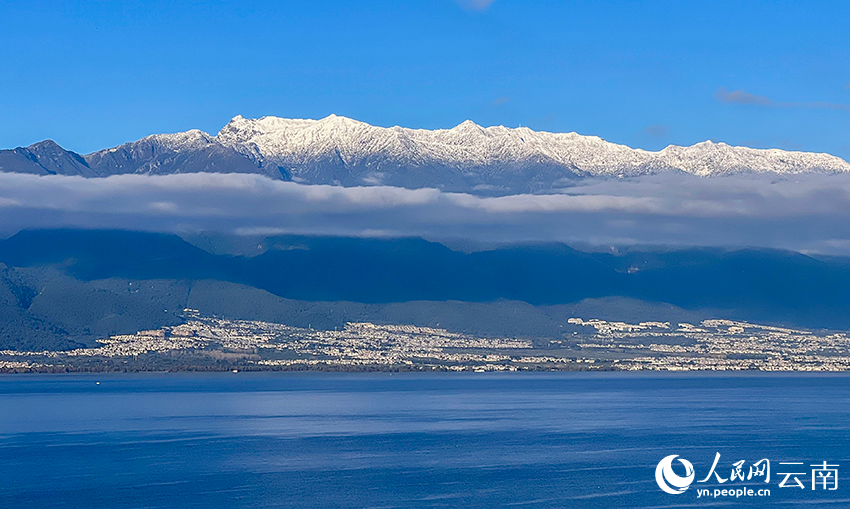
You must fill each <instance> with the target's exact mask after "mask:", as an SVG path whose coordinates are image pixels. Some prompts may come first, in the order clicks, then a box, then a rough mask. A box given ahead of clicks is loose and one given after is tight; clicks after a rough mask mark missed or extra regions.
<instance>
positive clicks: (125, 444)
mask: <svg viewBox="0 0 850 509" xmlns="http://www.w3.org/2000/svg"><path fill="white" fill-rule="evenodd" d="M97 382H100V383H99V384H98V383H97ZM0 409H2V412H0V474H2V479H3V483H2V484H0V506H2V507H70V508H77V507H79V508H83V507H85V508H122V507H150V508H154V507H169V508H171V507H173V508H177V507H180V508H182V507H205V508H207V507H249V506H250V507H495V506H508V507H513V506H517V507H657V506H683V505H684V506H688V505H693V504H697V505H699V506H702V505H707V506H710V505H712V504H719V503H723V504H730V503H731V504H732V505H747V506H763V505H776V504H782V505H783V506H786V507H789V506H790V507H793V506H795V505H796V504H802V505H804V506H805V507H819V506H826V507H841V506H842V504H844V505H848V504H850V503H848V501H847V499H850V491H848V490H847V488H845V487H844V486H843V485H842V484H839V490H836V491H832V492H823V491H821V492H812V491H811V490H808V491H805V492H803V491H801V490H793V491H792V490H777V489H773V490H772V491H773V493H772V497H771V498H770V499H759V500H753V499H750V500H737V501H736V500H732V501H731V502H730V501H729V500H716V501H714V500H710V499H709V500H705V499H697V498H696V492H695V489H693V488H692V489H690V490H689V491H687V492H686V493H684V494H682V495H667V494H665V493H663V492H661V491H660V490H659V489H658V486H657V485H656V483H655V479H654V471H655V465H656V464H657V463H658V461H659V460H660V459H661V458H662V457H664V456H667V455H669V454H679V455H681V456H682V457H685V458H688V459H689V460H690V461H691V462H692V463H693V465H694V468H695V469H696V470H697V472H698V473H699V474H701V475H700V477H702V475H704V473H705V472H707V471H708V469H709V468H710V466H711V462H712V461H713V459H714V455H715V453H716V452H720V453H721V455H722V457H723V458H724V462H726V463H728V464H730V465H731V463H732V462H734V461H737V460H740V459H746V460H748V463H749V462H750V461H755V460H758V459H760V458H764V457H768V458H771V459H772V460H774V461H776V462H778V461H810V462H820V461H823V460H827V461H830V462H832V463H838V464H840V465H841V467H840V469H843V471H841V470H840V472H841V473H843V474H844V475H848V474H850V439H848V429H850V377H848V376H841V375H839V376H823V375H822V376H804V375H776V374H772V375H748V374H736V375H733V376H720V375H715V374H707V375H646V374H580V373H572V374H540V375H530V374H509V375H439V374H431V375H398V374H395V375H388V374H380V375H367V374H356V375H355V374H352V375H333V374H258V375H254V374H244V373H239V374H230V373H228V374H226V375H223V374H216V375H184V374H180V375H146V376H129V375H109V376H106V375H90V376H89V375H87V376H7V377H0ZM726 460H728V462H727V461H726ZM701 487H702V486H701ZM774 488H775V483H774ZM842 500H843V502H842ZM767 502H771V504H767Z"/></svg>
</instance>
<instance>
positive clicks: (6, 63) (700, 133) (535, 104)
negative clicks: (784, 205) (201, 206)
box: [0, 0, 850, 159]
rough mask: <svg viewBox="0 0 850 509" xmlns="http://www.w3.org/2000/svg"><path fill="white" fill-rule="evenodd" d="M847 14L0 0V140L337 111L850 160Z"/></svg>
mask: <svg viewBox="0 0 850 509" xmlns="http://www.w3.org/2000/svg"><path fill="white" fill-rule="evenodd" d="M848 26H850V3H847V2H815V1H807V2H799V1H798V2H789V1H786V2H778V1H774V2H755V1H736V2H723V1H712V2H682V1H669V2H663V1H658V2H647V1H643V2H637V1H635V2H630V1H620V2H605V1H593V2H591V1H587V2H582V1H578V2H575V1H574V2H566V1H564V2H534V1H523V2H520V1H516V0H494V1H492V2H487V1H485V0H430V1H406V2H405V1H399V0H394V1H368V0H367V1H357V2H352V1H316V2H281V1H276V2H265V1H256V2H226V1H207V2H199V1H187V2H180V3H177V2H140V1H139V2H126V1H89V2H70V1H68V2H58V1H54V2H37V1H34V2H11V1H6V0H0V27H2V28H0V148H10V147H14V146H18V145H27V144H30V143H33V142H36V141H39V140H41V139H44V138H52V139H55V140H56V141H57V142H59V143H60V144H61V145H63V146H65V147H66V148H69V149H71V150H76V151H78V152H82V153H87V152H90V151H93V150H96V149H99V148H104V147H108V146H113V145H116V144H119V143H122V142H125V141H130V140H134V139H137V138H140V137H142V136H145V135H147V134H151V133H158V132H174V131H180V130H186V129H190V128H200V129H203V130H205V131H208V132H212V133H214V132H216V131H217V130H218V129H219V128H220V127H222V126H223V125H224V124H225V123H226V122H227V121H228V120H229V119H230V118H231V117H233V116H235V115H237V114H241V115H244V116H246V117H257V116H263V115H277V116H283V117H300V118H321V117H324V116H326V115H328V114H330V113H336V114H339V115H345V116H349V117H352V118H356V119H359V120H363V121H365V122H369V123H372V124H376V125H382V126H392V125H402V126H406V127H423V128H440V127H452V126H454V125H456V124H458V123H460V122H461V121H463V120H465V119H467V118H469V119H472V120H474V121H475V122H478V123H479V124H482V125H497V124H502V125H507V126H517V125H520V124H521V125H527V126H529V127H531V128H533V129H538V130H549V131H576V132H579V133H582V134H593V135H598V136H601V137H603V138H605V139H608V140H610V141H614V142H618V143H624V144H627V145H631V146H636V147H642V148H647V149H659V148H662V147H664V146H666V145H668V144H684V145H689V144H693V143H696V142H699V141H702V140H705V139H712V140H715V141H725V142H728V143H732V144H741V145H749V146H754V147H759V148H762V147H780V148H786V149H795V150H811V151H823V152H829V153H833V154H836V155H839V156H842V157H844V158H846V159H850V35H848V30H847V27H848Z"/></svg>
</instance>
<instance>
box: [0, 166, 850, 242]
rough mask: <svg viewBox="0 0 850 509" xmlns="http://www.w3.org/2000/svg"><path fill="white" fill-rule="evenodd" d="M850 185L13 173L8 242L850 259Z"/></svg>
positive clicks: (5, 192) (810, 179) (847, 181)
mask: <svg viewBox="0 0 850 509" xmlns="http://www.w3.org/2000/svg"><path fill="white" fill-rule="evenodd" d="M848 215H850V175H808V176H804V177H793V178H787V179H779V178H776V177H775V176H774V177H770V176H765V175H761V176H752V175H750V176H729V177H722V178H714V179H701V178H698V177H694V176H691V175H680V174H665V175H655V176H647V177H641V178H633V179H591V180H587V181H582V183H581V184H580V185H577V186H575V187H572V188H570V189H569V190H568V192H566V193H562V194H548V195H527V194H524V195H511V196H502V197H479V196H473V195H469V194H460V193H445V192H441V191H439V190H436V189H414V190H411V189H402V188H396V187H385V186H375V187H351V188H343V187H335V186H307V185H300V184H296V183H292V182H282V181H275V180H270V179H267V178H265V177H261V176H258V175H249V174H209V173H201V174H178V175H167V176H147V175H122V176H114V177H108V178H102V179H85V178H79V177H62V176H33V175H26V174H13V173H0V231H2V232H4V233H6V234H12V233H14V232H16V231H18V230H20V229H23V228H54V227H85V228H129V229H144V230H157V231H176V232H180V231H197V230H207V231H209V230H219V231H223V232H244V233H259V232H265V233H274V232H280V233H285V232H286V233H303V234H332V235H354V236H360V235H385V236H409V235H416V236H422V237H425V238H429V239H434V240H443V239H470V240H474V241H481V242H517V241H562V242H567V243H589V244H598V245H628V244H666V245H679V246H691V245H715V246H752V247H771V248H781V249H791V250H797V251H803V252H807V251H808V252H819V253H828V254H841V255H844V254H847V255H850V221H847V220H846V218H847V217H848Z"/></svg>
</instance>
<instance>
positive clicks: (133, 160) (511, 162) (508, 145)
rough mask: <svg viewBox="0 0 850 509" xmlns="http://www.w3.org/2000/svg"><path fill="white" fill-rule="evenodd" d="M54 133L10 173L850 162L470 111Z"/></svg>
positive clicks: (516, 173) (380, 176)
mask: <svg viewBox="0 0 850 509" xmlns="http://www.w3.org/2000/svg"><path fill="white" fill-rule="evenodd" d="M51 143H52V142H50V143H47V144H45V142H42V143H41V144H36V145H33V146H31V147H27V148H18V149H14V150H6V151H0V171H25V172H29V173H63V174H77V175H83V176H87V177H91V176H108V175H114V174H124V173H145V174H167V173H190V172H240V173H244V172H247V173H261V174H264V175H267V176H269V177H271V178H277V179H286V180H288V179H291V180H294V181H296V182H302V183H306V184H334V185H343V186H360V185H381V184H383V185H392V186H400V187H407V188H419V187H435V188H440V189H444V190H447V191H461V192H477V193H485V194H511V193H520V192H546V191H551V190H554V189H557V188H559V187H564V186H568V185H569V184H570V182H574V181H575V180H576V179H581V178H585V177H598V176H618V177H620V176H622V177H629V176H637V175H644V174H650V173H660V172H668V171H669V172H684V173H689V174H693V175H696V176H700V177H715V176H720V175H728V174H734V173H745V172H755V173H766V172H773V173H776V174H798V173H810V172H828V173H834V172H850V164H848V163H847V162H846V161H844V160H842V159H840V158H838V157H835V156H831V155H829V154H815V153H806V152H788V151H784V150H777V149H770V150H759V149H751V148H746V147H732V146H729V145H727V144H725V143H713V142H710V141H706V142H702V143H698V144H696V145H693V146H690V147H679V146H669V147H667V148H665V149H663V150H661V151H658V152H650V151H646V150H641V149H632V148H630V147H627V146H625V145H618V144H615V143H609V142H607V141H605V140H603V139H601V138H599V137H596V136H583V135H579V134H576V133H548V132H536V131H533V130H531V129H529V128H527V127H520V128H516V129H512V128H507V127H502V126H497V127H486V128H485V127H481V126H478V125H476V124H475V123H473V122H471V121H466V122H463V123H462V124H460V125H458V126H456V127H454V128H452V129H438V130H433V131H432V130H425V129H407V128H402V127H391V128H384V127H376V126H372V125H369V124H366V123H363V122H358V121H356V120H352V119H349V118H345V117H339V116H336V115H331V116H329V117H326V118H323V119H321V120H297V119H284V118H278V117H263V118H260V119H246V118H243V117H241V116H237V117H235V118H233V119H232V120H231V121H230V122H229V123H228V124H227V125H226V126H225V127H224V128H223V129H222V130H221V131H220V132H219V133H218V134H217V135H215V136H210V135H208V134H206V133H204V132H201V131H198V130H191V131H187V132H184V133H176V134H158V135H153V136H148V137H146V138H143V139H141V140H139V141H136V142H132V143H126V144H124V145H120V146H118V147H115V148H111V149H107V150H101V151H98V152H94V153H92V154H89V155H86V156H82V157H81V156H78V155H77V154H73V153H70V152H65V151H62V149H61V147H58V146H54V145H55V144H51ZM46 148H47V149H49V150H46ZM57 149H58V150H59V151H62V152H65V154H66V155H63V154H61V153H58V152H57Z"/></svg>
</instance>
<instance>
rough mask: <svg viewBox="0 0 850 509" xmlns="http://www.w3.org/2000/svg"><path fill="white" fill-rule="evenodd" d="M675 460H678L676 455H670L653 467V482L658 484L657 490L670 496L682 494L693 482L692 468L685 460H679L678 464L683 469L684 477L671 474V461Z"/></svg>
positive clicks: (674, 473)
mask: <svg viewBox="0 0 850 509" xmlns="http://www.w3.org/2000/svg"><path fill="white" fill-rule="evenodd" d="M676 458H679V455H678V454H671V455H670V456H667V457H666V458H664V459H663V460H661V461H659V462H658V466H657V467H655V482H657V483H658V487H659V488H661V489H662V490H664V491H665V492H667V493H669V494H671V495H678V494H680V493H684V492H685V490H687V489H688V487H689V486H690V485H691V483H692V482H694V466H693V465H691V462H690V461H688V460H686V459H682V458H679V463H681V464H682V465H684V467H685V476H684V477H682V476H679V475H676V472H673V460H674V459H676Z"/></svg>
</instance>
